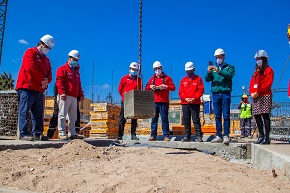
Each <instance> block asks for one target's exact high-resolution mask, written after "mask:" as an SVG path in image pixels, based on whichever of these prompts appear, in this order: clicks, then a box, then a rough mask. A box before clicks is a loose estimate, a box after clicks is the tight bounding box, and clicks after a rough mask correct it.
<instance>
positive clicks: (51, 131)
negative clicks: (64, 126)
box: [47, 97, 81, 138]
mask: <svg viewBox="0 0 290 193" xmlns="http://www.w3.org/2000/svg"><path fill="white" fill-rule="evenodd" d="M58 111H59V108H58V104H57V102H56V97H55V98H54V105H53V115H52V117H51V119H50V122H49V129H48V130H47V136H48V137H49V138H52V137H53V135H54V132H55V131H56V129H57V125H58ZM80 123H81V113H80V109H79V102H78V108H77V120H76V122H75V126H76V132H77V133H79V132H80Z"/></svg>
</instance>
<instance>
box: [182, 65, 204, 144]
mask: <svg viewBox="0 0 290 193" xmlns="http://www.w3.org/2000/svg"><path fill="white" fill-rule="evenodd" d="M185 71H186V76H185V77H183V78H182V79H181V81H180V84H179V91H178V95H179V97H180V99H181V106H182V114H183V121H184V131H185V137H184V138H183V139H182V140H181V141H182V142H190V141H191V119H192V122H193V125H194V129H195V134H196V138H195V140H196V141H197V142H202V141H203V140H202V133H201V124H200V118H199V112H200V103H201V101H200V97H201V96H202V95H203V93H204V85H203V81H202V79H201V77H200V76H198V75H196V74H195V73H194V72H195V67H194V64H193V63H192V62H187V63H186V64H185Z"/></svg>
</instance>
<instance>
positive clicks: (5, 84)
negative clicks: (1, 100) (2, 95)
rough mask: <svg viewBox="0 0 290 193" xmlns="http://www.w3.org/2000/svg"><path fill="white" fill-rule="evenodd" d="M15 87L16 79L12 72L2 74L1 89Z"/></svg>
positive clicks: (0, 78) (0, 77) (0, 76)
mask: <svg viewBox="0 0 290 193" xmlns="http://www.w3.org/2000/svg"><path fill="white" fill-rule="evenodd" d="M11 89H14V80H13V78H12V75H11V74H10V73H8V74H7V73H6V72H4V73H3V74H0V90H11Z"/></svg>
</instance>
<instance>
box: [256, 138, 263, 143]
mask: <svg viewBox="0 0 290 193" xmlns="http://www.w3.org/2000/svg"><path fill="white" fill-rule="evenodd" d="M263 141H264V137H259V138H258V140H257V141H256V142H254V144H260V143H262V142H263Z"/></svg>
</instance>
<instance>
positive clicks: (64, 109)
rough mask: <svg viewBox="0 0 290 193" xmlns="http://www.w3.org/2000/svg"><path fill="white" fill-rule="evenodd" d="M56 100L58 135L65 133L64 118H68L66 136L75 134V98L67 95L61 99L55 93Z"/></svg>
mask: <svg viewBox="0 0 290 193" xmlns="http://www.w3.org/2000/svg"><path fill="white" fill-rule="evenodd" d="M57 101H58V108H59V112H58V135H65V134H66V131H65V130H66V118H68V136H72V135H76V128H75V122H76V120H77V108H78V107H77V98H75V97H72V96H67V97H66V100H65V101H63V100H62V99H61V98H60V95H57Z"/></svg>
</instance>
